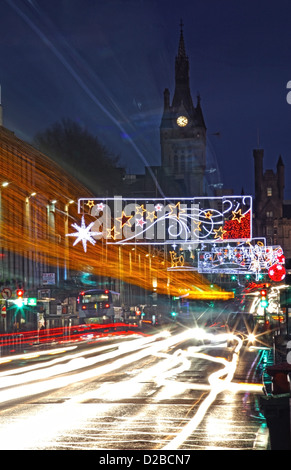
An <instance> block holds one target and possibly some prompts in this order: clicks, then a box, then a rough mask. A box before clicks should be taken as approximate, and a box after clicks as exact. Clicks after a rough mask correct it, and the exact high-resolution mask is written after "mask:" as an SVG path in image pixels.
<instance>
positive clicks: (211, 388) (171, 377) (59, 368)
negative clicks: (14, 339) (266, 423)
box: [0, 330, 262, 450]
mask: <svg viewBox="0 0 291 470" xmlns="http://www.w3.org/2000/svg"><path fill="white" fill-rule="evenodd" d="M193 334H196V335H197V336H196V337H197V338H199V339H201V336H203V330H199V331H197V330H196V331H194V330H186V331H184V332H183V333H181V334H178V335H175V336H171V337H166V338H164V339H162V338H161V335H155V336H152V337H143V338H141V339H138V340H132V341H130V344H128V345H127V344H124V343H118V345H119V348H118V349H117V350H115V351H110V352H107V353H106V348H107V347H103V348H100V347H99V348H95V349H94V350H89V351H88V354H92V352H93V351H96V353H98V352H100V351H101V350H103V351H104V354H100V356H98V357H94V358H87V359H85V358H83V357H82V356H84V352H81V353H78V354H74V355H73V356H64V357H59V358H57V359H55V360H53V361H50V362H49V363H48V364H40V365H37V368H38V367H45V370H44V372H45V374H43V373H42V379H43V381H42V382H40V383H34V384H33V383H32V384H29V383H27V384H26V385H24V384H23V383H24V382H23V381H26V382H29V381H32V380H39V377H40V376H39V372H40V371H39V370H35V371H33V370H29V367H32V366H29V367H28V368H25V369H26V371H27V372H25V373H22V372H23V370H24V369H23V368H22V369H21V368H20V369H18V372H17V371H16V370H13V371H11V372H10V373H11V374H12V375H15V376H14V377H5V375H6V374H7V373H2V374H0V377H1V376H3V379H5V378H7V379H17V380H18V382H17V380H16V382H17V383H18V384H22V385H21V386H20V385H19V386H18V387H15V388H12V385H13V383H12V382H11V383H10V385H7V383H9V380H7V382H6V385H3V384H2V383H1V386H2V387H3V386H10V387H11V388H9V389H8V390H4V391H0V400H1V402H5V401H9V400H13V399H17V398H20V397H25V396H33V395H35V394H38V393H43V392H48V391H50V390H54V389H57V388H60V387H65V386H67V385H71V384H73V383H76V382H78V381H83V380H90V379H92V378H94V377H97V376H100V375H102V374H108V373H110V372H112V371H114V370H117V369H119V368H121V367H123V366H125V365H127V364H133V363H134V362H137V363H138V361H139V360H141V359H144V358H145V357H147V356H149V357H152V358H153V357H161V358H162V359H161V361H159V362H158V363H157V364H154V365H153V366H151V367H149V368H147V369H145V370H142V371H141V372H139V371H138V373H137V374H136V375H135V376H134V377H133V378H131V379H130V380H126V381H124V382H119V383H105V384H103V385H101V386H100V387H98V388H97V389H95V390H94V391H90V392H88V393H85V394H82V395H77V396H74V397H72V398H70V399H69V400H67V401H66V402H65V403H64V404H63V405H62V407H61V408H62V410H61V413H63V415H64V416H63V415H62V416H63V417H64V419H61V418H60V419H58V420H57V424H56V425H55V424H52V429H49V426H46V429H45V430H43V431H42V426H41V424H40V422H41V417H42V416H43V418H44V419H48V420H49V421H50V422H52V419H51V418H50V413H51V411H50V410H46V412H45V413H41V414H40V416H39V417H38V418H37V417H36V416H33V417H32V418H29V423H30V422H31V420H32V423H34V422H35V424H36V426H38V427H39V428H40V430H41V436H40V435H37V433H34V437H33V436H31V438H29V437H28V436H27V438H26V440H25V443H24V444H23V445H24V446H25V445H27V446H28V447H29V446H32V447H33V446H35V447H37V446H38V445H39V444H40V443H41V441H42V442H44V443H47V441H46V439H47V438H52V439H54V438H55V437H54V436H56V434H57V433H58V432H59V433H61V432H63V431H64V428H65V429H68V430H70V426H71V429H73V427H74V426H77V425H79V424H80V420H82V422H83V421H84V423H86V420H87V419H90V413H89V411H88V414H87V412H86V413H82V416H81V417H79V418H78V417H77V416H74V418H73V417H70V416H71V415H72V414H74V413H71V411H73V406H75V405H76V404H77V403H78V402H79V403H80V400H81V401H82V402H84V401H85V400H86V399H89V400H90V399H91V398H95V399H96V398H97V399H98V398H100V399H104V400H105V403H106V401H108V406H109V407H113V406H118V400H121V399H122V398H127V397H133V396H136V395H138V394H139V393H140V391H141V389H142V387H144V384H145V383H147V382H156V385H157V386H158V387H161V390H159V391H158V393H157V394H156V395H155V396H154V397H153V398H152V399H153V400H154V401H156V400H161V399H163V398H167V399H169V397H171V396H174V395H178V394H181V393H183V392H185V391H186V390H187V389H195V390H204V391H208V392H210V393H209V394H208V395H207V397H206V399H204V401H203V402H202V403H201V405H200V406H199V409H198V411H197V413H196V414H195V416H194V417H193V418H192V419H191V420H190V421H189V422H188V424H186V425H185V426H184V428H183V429H182V430H181V432H179V433H178V434H177V435H176V436H175V437H174V438H173V439H172V440H171V441H170V442H168V444H167V445H166V446H165V447H164V449H171V450H173V449H177V448H179V447H180V446H181V445H182V444H183V442H184V441H185V440H186V439H187V437H189V435H190V434H191V433H192V432H193V431H194V430H195V429H196V428H197V426H198V425H199V423H200V422H201V420H202V419H203V418H204V416H205V413H206V412H207V410H208V409H209V406H210V405H211V404H212V403H213V401H214V400H215V398H216V397H217V395H218V394H219V393H220V392H221V391H224V390H229V391H231V392H236V391H238V390H252V391H253V390H256V391H259V389H260V390H262V387H260V388H259V387H258V385H257V384H234V383H231V380H232V378H233V374H234V372H235V369H236V363H237V359H238V352H239V349H240V347H241V345H242V340H241V339H240V338H236V337H234V339H235V340H236V341H237V342H238V345H237V348H236V349H235V352H234V355H233V359H232V361H230V362H229V361H227V360H226V359H224V358H220V357H218V358H216V357H212V356H209V355H207V354H203V353H202V352H200V351H201V348H202V347H203V346H201V347H200V346H198V347H189V348H188V349H187V350H181V349H179V350H177V351H176V352H175V353H174V354H167V353H165V352H163V351H166V350H167V348H169V347H171V346H173V345H177V344H179V343H180V342H183V341H185V340H188V339H191V338H193ZM204 335H205V337H206V336H207V339H210V336H212V335H209V334H206V333H204ZM216 336H217V335H216ZM219 336H220V335H219ZM113 346H117V345H113ZM209 346H210V347H211V345H209V344H208V345H207V347H209ZM138 347H140V348H141V350H139V351H137V352H135V349H136V348H138ZM111 348H112V345H111ZM126 353H128V354H129V355H128V356H126V357H124V358H121V357H120V355H123V354H126ZM193 357H196V358H197V359H206V360H209V361H214V362H217V363H220V364H222V365H223V366H224V367H223V369H220V370H219V371H217V372H215V373H213V374H211V375H210V376H209V384H199V383H189V382H182V381H179V377H178V374H180V373H182V372H183V371H185V370H189V368H190V365H191V360H190V359H193ZM68 358H70V362H68V363H67V364H60V362H61V361H66V360H68ZM80 359H81V362H79V360H80ZM113 359H115V361H114V362H112V363H108V362H107V363H106V364H105V365H99V366H98V363H99V362H103V361H106V360H107V361H108V360H113ZM94 364H96V367H95V368H94V369H91V370H86V371H83V372H78V371H79V370H80V369H83V368H84V367H89V366H90V365H91V366H94ZM73 371H75V373H72V374H68V375H66V376H63V377H56V378H51V379H49V377H52V376H53V375H54V374H60V373H64V372H67V373H68V372H73ZM41 372H43V371H41ZM48 372H49V374H47V373H48ZM32 373H33V374H34V373H35V376H33V375H31V374H32ZM17 374H19V375H17ZM33 377H34V378H33ZM222 377H223V379H222ZM19 379H20V380H19ZM45 379H47V380H45ZM1 382H2V379H1ZM112 399H113V400H117V402H116V403H111V402H110V400H112ZM105 409H106V410H107V409H108V408H107V407H106V408H105ZM135 419H138V416H135V417H132V418H129V420H125V422H124V423H123V425H124V426H127V425H128V424H129V425H130V422H131V421H134V420H135ZM29 423H28V424H29ZM3 425H4V423H3ZM18 426H20V428H21V424H19V425H18ZM29 426H30V424H29ZM4 428H5V427H4ZM14 428H16V429H15V431H14V430H13V429H14ZM9 430H10V431H9V432H8V433H7V438H6V433H5V429H3V430H2V431H0V442H2V443H1V448H2V449H8V448H11V446H12V447H13V446H17V443H11V436H12V435H14V432H15V435H16V434H17V432H18V433H19V434H20V430H19V427H17V425H16V426H14V425H13V424H11V425H10V424H9ZM9 436H10V438H9ZM9 439H10V440H9ZM15 442H16V441H15ZM19 442H22V440H20V441H19ZM81 447H82V445H81ZM13 448H15V447H13Z"/></svg>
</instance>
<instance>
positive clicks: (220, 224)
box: [78, 196, 252, 245]
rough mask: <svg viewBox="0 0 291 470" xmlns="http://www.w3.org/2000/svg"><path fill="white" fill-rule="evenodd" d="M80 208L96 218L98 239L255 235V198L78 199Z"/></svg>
mask: <svg viewBox="0 0 291 470" xmlns="http://www.w3.org/2000/svg"><path fill="white" fill-rule="evenodd" d="M78 205H79V212H80V213H81V214H82V216H83V217H84V216H85V215H88V216H90V217H91V218H94V219H95V221H94V224H93V225H92V231H94V235H93V237H94V238H95V239H98V240H100V239H105V240H106V242H107V243H108V244H122V245H125V244H137V243H138V244H140V245H141V244H147V245H148V244H151V245H153V244H159V245H162V244H165V245H166V244H172V243H173V241H176V242H179V243H190V244H193V245H197V243H200V242H206V241H207V242H214V241H220V242H221V241H224V240H232V241H234V240H235V241H242V240H248V239H251V237H252V224H251V221H252V198H251V197H250V196H227V197H222V198H219V197H213V198H184V199H177V198H173V199H171V200H167V199H158V200H157V199H138V200H137V199H131V198H128V199H123V198H122V197H115V198H104V199H102V200H100V199H88V198H82V199H79V202H78Z"/></svg>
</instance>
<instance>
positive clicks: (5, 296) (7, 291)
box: [1, 287, 12, 299]
mask: <svg viewBox="0 0 291 470" xmlns="http://www.w3.org/2000/svg"><path fill="white" fill-rule="evenodd" d="M1 295H2V298H3V299H10V297H11V295H12V290H11V289H10V288H9V287H4V289H2V291H1Z"/></svg>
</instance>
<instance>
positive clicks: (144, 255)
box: [0, 129, 233, 300]
mask: <svg viewBox="0 0 291 470" xmlns="http://www.w3.org/2000/svg"><path fill="white" fill-rule="evenodd" d="M8 162H13V165H10V164H8ZM32 169H33V170H32ZM0 171H1V174H2V176H3V178H5V179H9V181H10V184H9V186H8V188H4V189H3V190H1V214H0V215H1V222H2V225H1V227H2V230H1V239H2V245H3V250H4V251H3V254H4V257H3V259H2V262H3V263H5V256H6V253H7V252H13V253H16V254H19V255H21V256H22V257H23V258H24V259H25V258H28V259H30V258H31V257H32V255H33V259H34V262H35V263H38V264H40V265H43V266H57V267H58V268H66V269H70V270H73V271H79V272H90V273H92V274H96V275H100V276H106V277H111V278H114V279H121V280H123V281H124V282H127V283H129V284H134V285H138V286H141V287H143V288H144V289H147V290H150V291H151V289H152V285H153V279H155V282H156V285H157V288H156V292H157V293H158V294H166V295H176V296H180V295H184V294H187V296H188V298H189V299H220V300H227V299H229V298H233V293H230V292H225V291H223V290H221V289H220V288H218V287H217V288H216V289H215V288H213V287H210V283H209V281H208V280H207V279H206V278H204V277H203V276H202V275H200V274H198V273H196V272H188V271H183V272H181V271H172V272H169V271H167V268H168V267H170V266H171V261H170V259H167V256H165V253H164V252H159V253H156V254H155V256H151V255H149V252H148V249H147V248H146V247H143V246H136V249H135V251H134V255H132V249H131V248H130V247H129V246H123V247H122V256H121V257H120V252H119V248H120V247H118V246H115V245H110V246H105V247H104V246H103V243H102V242H101V241H97V242H96V245H95V246H94V247H91V246H90V249H88V250H87V252H86V253H84V251H83V249H82V248H81V247H80V246H79V245H76V246H75V247H72V246H70V245H69V244H68V237H66V234H67V232H68V213H66V212H64V207H65V206H67V205H68V201H70V200H72V199H74V200H77V199H78V197H80V196H82V197H88V198H90V197H93V195H92V194H91V193H90V192H89V191H88V190H87V189H86V188H85V187H84V186H83V185H81V184H80V183H79V182H78V181H77V180H75V179H74V178H73V177H72V176H71V175H69V174H67V173H66V172H65V171H64V170H63V169H62V168H61V167H60V166H59V165H57V164H56V163H54V162H53V161H52V160H50V159H49V158H48V157H46V156H45V155H43V154H41V153H40V152H38V151H37V150H36V149H34V148H33V147H31V146H30V145H28V144H26V143H24V142H22V141H20V140H19V139H17V138H16V137H15V136H14V135H13V134H12V133H9V132H8V131H5V130H3V129H2V130H1V129H0ZM24 172H26V173H27V174H28V173H29V172H33V178H32V179H31V181H30V182H29V183H28V178H27V177H24V176H23V173H24ZM32 192H35V193H36V195H35V196H34V197H33V198H31V199H30V201H29V214H28V213H27V211H26V210H25V200H26V198H27V194H31V193H32ZM53 199H57V201H58V202H57V204H55V206H54V209H53V216H54V218H53V224H52V221H50V222H49V220H50V219H49V220H48V214H49V213H50V212H51V210H52V209H51V206H50V203H49V201H52V200H53ZM69 216H70V218H72V219H73V220H79V215H78V212H77V204H71V205H70V214H69ZM88 217H90V216H88Z"/></svg>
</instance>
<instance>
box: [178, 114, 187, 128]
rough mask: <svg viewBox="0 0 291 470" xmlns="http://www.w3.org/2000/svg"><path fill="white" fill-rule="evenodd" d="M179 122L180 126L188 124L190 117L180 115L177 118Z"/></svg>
mask: <svg viewBox="0 0 291 470" xmlns="http://www.w3.org/2000/svg"><path fill="white" fill-rule="evenodd" d="M177 124H178V126H180V127H185V126H187V124H188V119H187V118H186V116H179V117H178V119H177Z"/></svg>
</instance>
